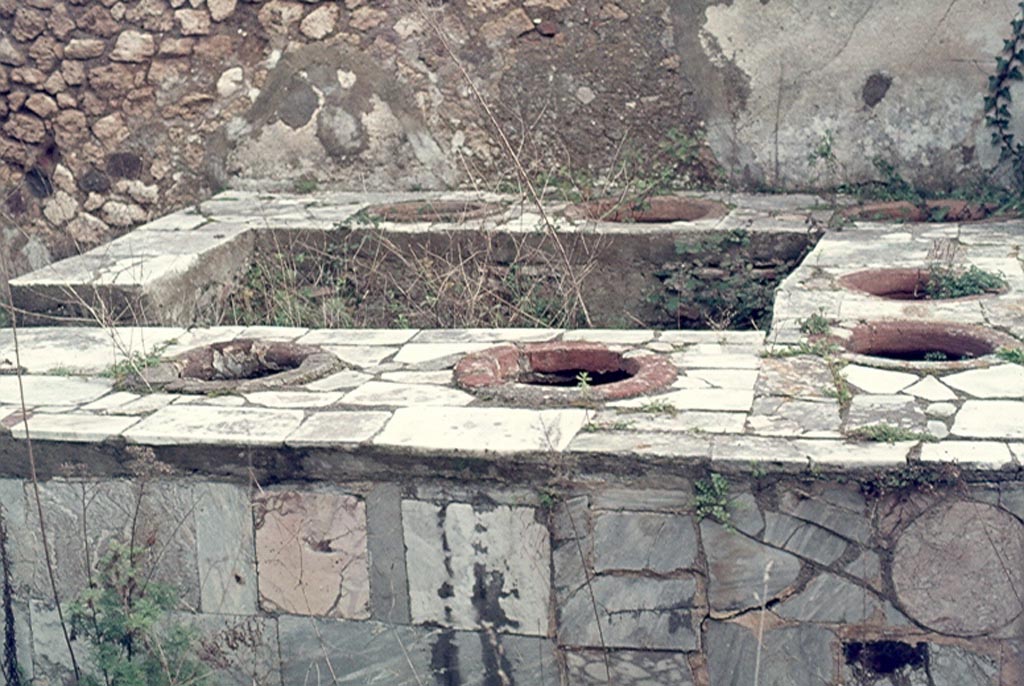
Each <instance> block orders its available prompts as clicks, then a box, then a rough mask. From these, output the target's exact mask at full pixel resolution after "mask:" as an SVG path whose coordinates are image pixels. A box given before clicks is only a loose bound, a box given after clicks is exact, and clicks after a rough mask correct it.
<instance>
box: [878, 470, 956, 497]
mask: <svg viewBox="0 0 1024 686" xmlns="http://www.w3.org/2000/svg"><path fill="white" fill-rule="evenodd" d="M859 483H860V490H861V493H863V494H864V495H866V496H868V497H871V498H881V497H883V496H886V495H889V494H892V493H899V492H903V491H914V492H918V491H920V492H925V493H927V492H931V491H934V490H935V489H937V488H955V487H958V486H961V485H962V484H963V477H962V475H961V473H960V468H959V467H957V466H956V465H955V464H952V463H929V464H924V463H921V462H910V463H908V464H906V465H903V466H901V467H899V468H897V469H893V470H879V471H877V472H874V473H871V474H869V475H867V476H866V477H865V478H862V479H860V481H859Z"/></svg>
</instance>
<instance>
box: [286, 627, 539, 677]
mask: <svg viewBox="0 0 1024 686" xmlns="http://www.w3.org/2000/svg"><path fill="white" fill-rule="evenodd" d="M278 625H279V630H280V641H281V672H282V675H283V681H284V683H285V684H317V683H331V684H336V685H337V686H348V685H350V686H364V685H365V684H387V686H423V685H424V684H524V685H526V684H530V685H533V684H538V685H539V684H557V683H558V666H557V662H556V660H555V655H554V644H553V643H552V641H550V640H549V639H545V638H539V637H531V636H516V635H511V634H504V633H499V632H497V631H479V632H469V631H455V630H451V629H436V628H426V627H416V626H402V625H395V624H382V623H378V622H349V621H340V620H326V619H317V618H311V617H291V616H282V617H280V618H279V619H278Z"/></svg>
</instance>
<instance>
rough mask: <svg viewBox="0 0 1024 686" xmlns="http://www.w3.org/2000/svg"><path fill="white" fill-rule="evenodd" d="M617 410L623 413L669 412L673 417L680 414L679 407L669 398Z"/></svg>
mask: <svg viewBox="0 0 1024 686" xmlns="http://www.w3.org/2000/svg"><path fill="white" fill-rule="evenodd" d="M616 411H617V412H620V413H623V414H633V413H638V414H667V415H670V416H672V417H674V416H676V415H677V414H679V409H678V408H677V407H676V406H675V405H673V404H672V403H670V402H668V401H667V400H652V401H650V402H649V403H645V404H643V405H638V406H637V407H620V408H618V409H617V410H616Z"/></svg>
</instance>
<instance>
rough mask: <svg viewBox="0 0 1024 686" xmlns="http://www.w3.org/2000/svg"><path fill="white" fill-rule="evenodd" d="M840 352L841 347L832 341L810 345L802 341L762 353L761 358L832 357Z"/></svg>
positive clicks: (815, 342)
mask: <svg viewBox="0 0 1024 686" xmlns="http://www.w3.org/2000/svg"><path fill="white" fill-rule="evenodd" d="M838 352H839V346H838V345H836V344H835V343H833V342H832V341H826V340H820V341H814V342H813V343H808V342H806V341H800V343H798V344H796V345H786V346H779V347H775V348H772V349H771V350H766V351H764V352H762V353H761V357H773V358H786V357H799V356H800V355H813V356H815V357H826V358H827V357H830V356H832V355H835V354H836V353H838Z"/></svg>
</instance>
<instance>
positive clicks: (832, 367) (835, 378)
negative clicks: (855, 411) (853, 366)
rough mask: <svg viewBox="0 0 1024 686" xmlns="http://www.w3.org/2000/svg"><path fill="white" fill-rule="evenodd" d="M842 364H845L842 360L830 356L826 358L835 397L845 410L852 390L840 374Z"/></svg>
mask: <svg viewBox="0 0 1024 686" xmlns="http://www.w3.org/2000/svg"><path fill="white" fill-rule="evenodd" d="M844 366H845V364H844V363H843V362H841V361H839V360H837V359H835V358H834V357H830V358H829V359H828V371H829V373H831V374H832V384H833V386H834V387H835V399H836V400H837V401H839V407H840V408H842V409H844V410H845V409H846V408H848V407H849V406H850V403H851V402H852V401H853V391H851V390H850V384H849V383H848V382H847V381H846V377H845V376H843V374H842V370H843V367H844Z"/></svg>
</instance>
